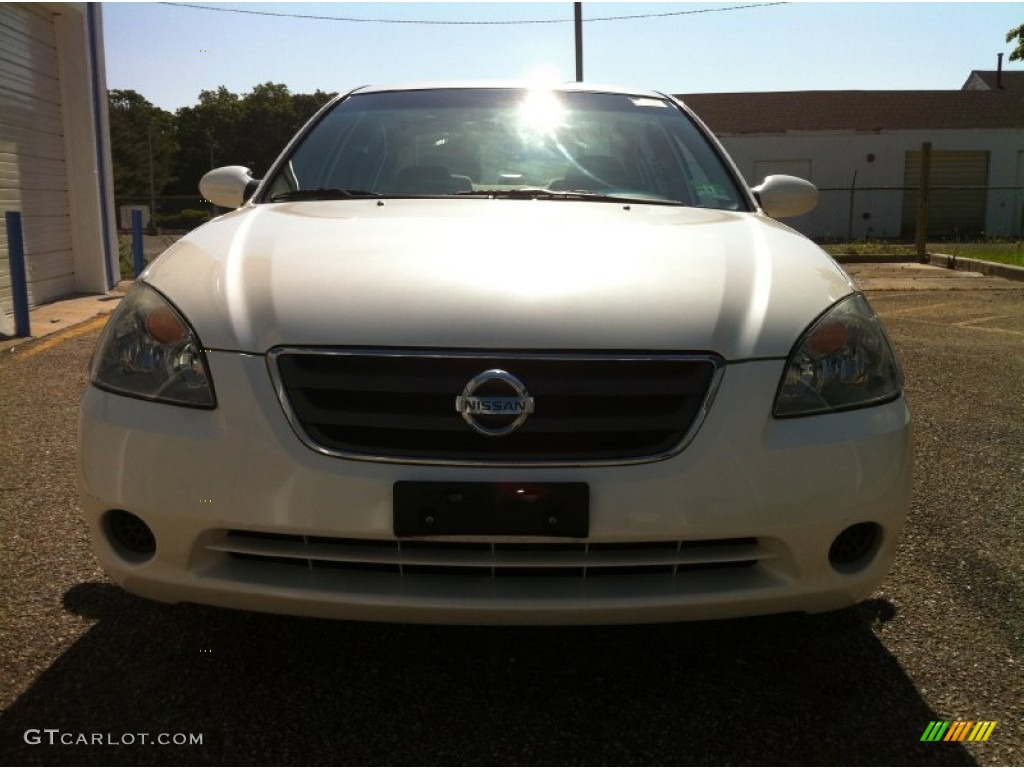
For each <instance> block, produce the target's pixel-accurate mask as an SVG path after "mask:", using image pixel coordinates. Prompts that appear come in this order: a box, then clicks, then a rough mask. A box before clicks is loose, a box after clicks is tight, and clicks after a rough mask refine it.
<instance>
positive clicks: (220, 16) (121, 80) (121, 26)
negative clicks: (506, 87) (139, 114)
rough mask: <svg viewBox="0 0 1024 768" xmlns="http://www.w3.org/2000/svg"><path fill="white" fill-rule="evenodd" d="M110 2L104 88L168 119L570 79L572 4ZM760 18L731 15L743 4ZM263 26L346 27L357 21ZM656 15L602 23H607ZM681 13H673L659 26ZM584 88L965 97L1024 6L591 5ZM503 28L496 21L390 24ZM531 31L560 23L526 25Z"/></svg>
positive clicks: (741, 12)
mask: <svg viewBox="0 0 1024 768" xmlns="http://www.w3.org/2000/svg"><path fill="white" fill-rule="evenodd" d="M193 1H194V2H195V4H201V5H207V6H214V7H216V8H219V9H241V10H248V11H258V12H260V14H261V15H256V14H249V13H235V12H227V11H225V10H203V9H199V8H195V7H187V6H185V5H182V4H180V3H175V4H165V3H156V2H151V3H130V2H124V3H121V2H113V3H111V2H105V3H103V27H104V41H105V54H106V67H107V86H108V87H109V88H111V89H133V90H135V91H138V92H139V93H141V94H142V95H143V96H145V97H146V98H147V99H149V101H150V102H152V103H153V104H155V105H157V106H159V107H161V108H163V109H167V110H171V111H173V110H175V109H178V108H179V107H183V106H189V105H192V104H195V103H196V102H197V100H198V96H199V92H200V91H202V90H213V89H216V88H217V87H218V86H221V85H224V86H226V87H227V88H228V89H229V90H231V91H233V92H235V93H239V94H242V93H246V92H248V91H249V90H251V89H252V87H253V86H254V85H256V84H259V83H264V82H268V81H270V82H275V83H284V84H285V85H287V86H288V88H289V89H290V90H291V91H292V92H293V93H311V92H313V91H315V90H317V89H320V90H323V91H345V90H348V89H350V88H353V87H356V86H360V85H367V84H374V85H378V84H385V83H402V82H410V81H424V80H430V81H435V80H453V79H459V80H464V79H520V78H530V77H535V76H538V75H540V74H543V75H545V76H547V77H553V78H554V79H556V80H573V79H574V78H575V47H574V25H573V21H572V20H573V3H572V2H559V3H543V2H515V3H509V2H457V3H434V2H417V3H405V2H376V3H341V2H338V3H214V2H204V1H203V0H193ZM749 5H755V7H737V6H749ZM262 14H297V15H306V16H321V17H346V18H350V19H360V20H363V21H342V20H334V19H322V18H321V19H310V18H286V17H282V16H271V15H262ZM648 14H661V15H660V16H657V17H653V18H638V19H622V20H601V17H608V16H637V15H648ZM665 14H677V15H665ZM583 19H584V24H583V53H584V79H585V80H586V81H588V82H592V83H599V84H609V85H625V86H631V87H642V88H650V89H654V90H660V91H663V92H668V93H716V92H742V91H799V90H956V89H958V88H960V87H961V86H962V85H963V83H964V81H965V80H966V79H967V77H968V75H969V74H970V72H971V70H973V69H983V70H994V69H995V68H996V55H997V54H998V53H1000V52H1003V53H1005V54H1006V56H1005V57H1004V64H1003V65H1004V68H1005V69H1007V70H1022V69H1024V66H1022V64H1024V63H1022V62H1013V63H1011V62H1009V53H1010V51H1011V45H1010V44H1008V43H1006V42H1005V39H1006V33H1007V31H1008V30H1010V29H1012V28H1014V27H1017V26H1019V25H1020V24H1022V23H1024V4H1022V3H1020V2H1005V3H1002V2H997V3H986V2H967V3H955V2H948V3H947V2H913V3H888V2H864V3H838V2H836V3H833V2H791V3H781V4H758V3H757V0H735V1H734V2H728V1H723V2H701V3H678V2H655V3H649V2H636V3H631V2H626V3H623V2H584V3H583ZM381 20H400V21H415V22H424V21H430V22H467V21H470V22H503V23H501V24H493V23H491V24H479V23H477V24H450V23H449V24H442V23H432V24H424V23H402V24H397V23H381ZM530 20H551V21H555V20H558V21H557V23H544V24H522V23H514V24H512V23H507V22H522V21H530Z"/></svg>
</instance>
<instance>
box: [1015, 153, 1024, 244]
mask: <svg viewBox="0 0 1024 768" xmlns="http://www.w3.org/2000/svg"><path fill="white" fill-rule="evenodd" d="M1014 199H1015V200H1016V202H1017V205H1016V206H1014V209H1015V210H1016V211H1017V220H1016V221H1015V222H1014V224H1015V225H1016V226H1015V228H1014V232H1016V233H1017V237H1022V236H1024V151H1022V152H1018V153H1017V191H1016V193H1015V195H1014Z"/></svg>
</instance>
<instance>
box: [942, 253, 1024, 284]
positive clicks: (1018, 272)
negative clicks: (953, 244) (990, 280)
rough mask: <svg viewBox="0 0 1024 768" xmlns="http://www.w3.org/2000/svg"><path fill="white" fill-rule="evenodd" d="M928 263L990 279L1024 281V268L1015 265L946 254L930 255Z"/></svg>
mask: <svg viewBox="0 0 1024 768" xmlns="http://www.w3.org/2000/svg"><path fill="white" fill-rule="evenodd" d="M928 263H929V264H934V265H935V266H937V267H946V269H958V270H961V271H963V272H980V273H981V274H983V275H988V276H989V277H1002V278H1005V279H1007V280H1019V281H1024V267H1017V266H1014V265H1013V264H1000V263H999V262H995V261H981V260H979V259H968V258H965V257H963V256H950V255H948V254H945V253H929V254H928Z"/></svg>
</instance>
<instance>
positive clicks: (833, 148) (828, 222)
mask: <svg viewBox="0 0 1024 768" xmlns="http://www.w3.org/2000/svg"><path fill="white" fill-rule="evenodd" d="M719 138H720V139H721V141H722V144H724V145H725V147H726V149H727V150H728V151H729V153H730V154H731V155H732V157H733V159H734V160H735V161H736V165H737V167H738V168H739V170H740V172H741V173H742V174H743V175H744V177H745V178H746V179H747V182H748V183H750V184H751V185H755V184H757V183H759V182H760V181H761V179H758V178H755V164H756V163H758V162H762V163H763V162H772V161H787V162H795V161H804V162H809V163H810V165H811V168H812V178H811V179H809V181H812V182H814V183H815V184H817V185H818V186H819V187H825V188H828V187H843V188H849V187H850V185H851V183H852V181H853V174H854V171H856V173H857V186H858V187H902V186H903V183H904V162H905V158H906V153H907V152H908V151H913V150H918V149H920V148H921V143H922V142H924V141H930V142H932V150H933V151H934V150H946V151H952V150H959V151H964V150H971V151H981V150H984V151H988V152H989V153H990V154H989V158H990V159H989V173H988V183H989V186H993V187H999V186H1004V187H1013V186H1015V185H1016V184H1017V164H1018V153H1019V152H1020V151H1021V148H1022V147H1024V128H1022V129H1021V130H988V131H891V132H879V133H855V132H853V131H843V132H818V133H811V132H807V133H800V132H790V133H786V134H777V135H745V134H744V135H730V134H720V135H719ZM869 155H873V156H874V159H873V160H869V159H868V156H869ZM911 194H913V193H911ZM1019 200H1020V196H1019V194H1018V193H1015V192H1014V191H1013V190H1012V189H1009V190H1001V191H995V190H993V191H989V193H988V206H987V211H986V215H985V232H986V234H987V235H992V236H1002V237H1008V236H1013V235H1016V234H1018V232H1019V230H1018V227H1019V226H1020V211H1019V210H1018V201H1019ZM902 209H903V193H901V192H883V191H861V192H857V193H856V195H855V197H854V206H853V232H852V235H853V237H854V238H855V239H860V238H864V237H868V238H873V237H898V236H899V234H900V229H901V224H902V221H901V218H902V217H901V213H902ZM864 214H867V215H868V217H867V218H865V216H864ZM801 219H802V220H805V221H806V223H803V221H802V222H798V223H797V228H798V229H800V230H801V231H802V232H804V233H805V234H807V235H810V236H811V237H836V238H845V237H846V236H847V231H848V228H849V222H850V195H849V193H847V192H823V193H822V194H821V197H820V202H819V205H818V207H817V208H816V209H815V210H814V211H812V212H811V213H810V214H809V215H808V216H807V217H806V219H805V217H801Z"/></svg>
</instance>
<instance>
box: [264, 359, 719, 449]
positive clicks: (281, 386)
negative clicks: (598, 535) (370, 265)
mask: <svg viewBox="0 0 1024 768" xmlns="http://www.w3.org/2000/svg"><path fill="white" fill-rule="evenodd" d="M284 355H325V356H349V357H354V356H358V357H383V358H421V359H425V360H450V359H457V360H470V359H479V360H481V361H485V360H493V359H496V358H500V359H502V360H522V361H558V362H600V363H614V362H641V363H642V362H646V361H650V362H666V361H667V362H689V363H705V364H709V365H710V366H711V367H712V373H711V377H710V383H709V385H708V387H707V390H706V392H705V393H704V395H703V399H702V400H701V402H700V405H699V406H698V407H697V408H696V412H695V414H694V416H693V419H692V421H691V422H690V426H689V429H688V430H687V431H686V432H685V433H684V434H683V435H682V438H681V439H680V440H678V441H677V442H676V443H675V444H674V445H672V446H671V447H669V448H668V449H666V450H662V451H658V452H655V453H651V454H649V455H640V456H630V457H624V458H623V457H616V458H597V459H594V458H571V459H569V458H547V459H504V458H484V459H473V458H468V457H458V458H441V457H415V456H392V455H387V454H384V453H381V452H357V451H346V450H339V449H337V448H332V447H329V446H326V445H323V444H322V443H320V442H317V441H316V440H315V439H313V438H312V437H311V436H310V434H309V432H308V431H307V430H306V428H305V426H304V425H303V423H302V419H301V418H300V417H299V415H298V414H297V412H296V410H295V408H294V407H293V405H292V402H291V400H290V398H289V394H288V390H287V386H286V383H285V381H284V378H283V376H282V374H281V370H280V358H281V357H282V356H284ZM266 361H267V369H268V371H269V374H270V377H271V381H272V383H273V386H274V391H275V393H276V395H277V399H278V401H279V402H280V404H281V407H282V409H283V410H284V414H285V417H286V418H287V420H288V423H289V425H290V426H291V428H292V431H293V432H294V433H295V435H296V437H298V438H299V440H300V441H301V442H302V443H303V444H304V445H305V446H306V447H308V448H310V449H311V450H313V451H316V452H317V453H320V454H323V455H325V456H332V457H335V458H344V459H352V460H356V461H371V462H383V463H389V464H413V465H429V466H460V467H466V466H486V467H520V468H521V467H593V466H621V465H629V464H645V463H650V462H656V461H663V460H665V459H668V458H671V457H672V456H676V455H678V454H679V453H680V452H681V451H683V450H684V449H685V448H686V446H687V445H689V444H690V442H692V441H693V439H694V437H695V436H696V435H697V432H698V431H699V430H700V428H701V426H702V425H703V423H704V419H705V418H706V416H707V412H708V410H709V409H710V407H711V405H712V403H713V402H714V399H715V396H716V394H717V392H718V388H719V386H720V385H721V380H722V376H723V374H724V371H725V366H726V363H725V361H724V360H723V359H722V358H721V357H719V356H717V355H713V354H699V353H698V354H668V353H666V354H661V353H597V352H595V353H589V352H581V353H573V352H566V353H562V352H537V353H533V352H505V351H501V350H488V351H467V350H419V349H414V350H405V349H364V348H324V347H305V346H297V347H275V348H273V349H271V350H270V351H269V352H267V355H266ZM457 394H458V391H453V392H452V398H453V401H454V397H455V396H456V395H457ZM499 439H500V438H499Z"/></svg>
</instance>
